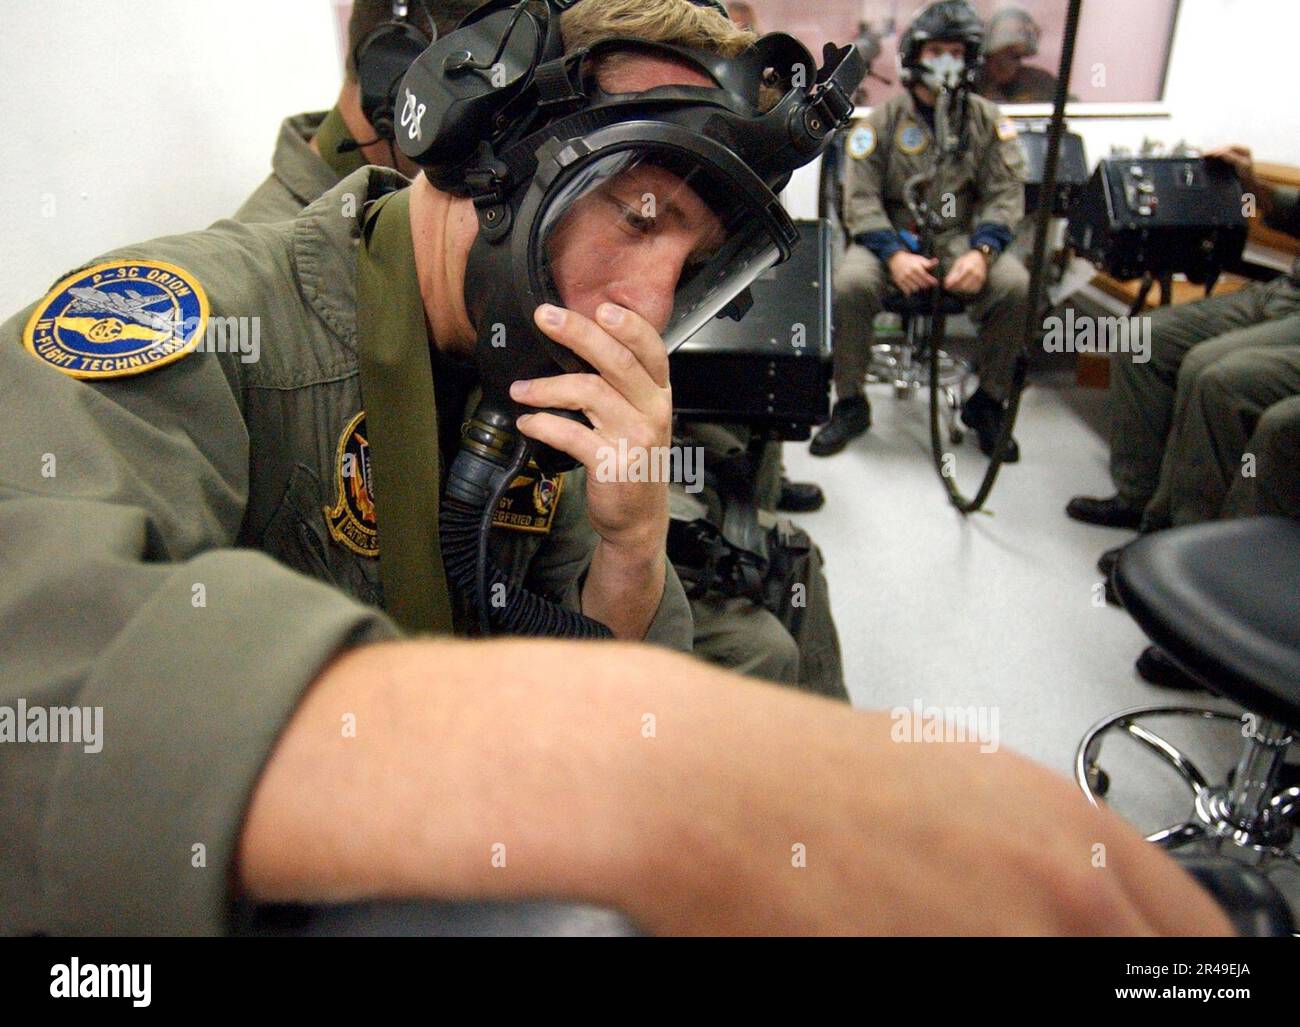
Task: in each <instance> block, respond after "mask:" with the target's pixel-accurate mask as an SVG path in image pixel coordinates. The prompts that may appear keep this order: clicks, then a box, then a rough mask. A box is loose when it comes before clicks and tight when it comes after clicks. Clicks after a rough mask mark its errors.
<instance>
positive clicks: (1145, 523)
mask: <svg viewBox="0 0 1300 1027" xmlns="http://www.w3.org/2000/svg"><path fill="white" fill-rule="evenodd" d="M1208 156H1210V157H1213V158H1216V159H1219V160H1224V161H1227V162H1228V163H1230V164H1231V165H1232V166H1233V167H1234V168H1235V169H1236V171H1237V174H1238V176H1239V177H1240V179H1241V183H1242V187H1243V190H1244V192H1245V193H1246V194H1247V195H1249V196H1253V197H1254V198H1255V201H1256V204H1257V208H1258V211H1259V212H1260V213H1261V214H1262V215H1263V217H1264V219H1265V221H1266V222H1267V223H1268V224H1269V225H1270V226H1271V227H1273V228H1276V229H1278V230H1279V231H1283V232H1286V233H1287V234H1289V235H1292V236H1296V237H1300V190H1297V189H1291V188H1284V187H1278V186H1273V185H1270V184H1269V183H1267V182H1265V181H1263V180H1261V179H1260V178H1259V177H1258V176H1257V175H1256V174H1255V168H1254V161H1253V159H1252V156H1251V152H1250V150H1248V149H1246V148H1245V147H1241V146H1232V147H1227V148H1224V149H1220V150H1215V151H1213V152H1211V153H1210V154H1209V155H1208ZM1149 316H1150V317H1151V322H1152V323H1151V359H1150V360H1149V361H1148V362H1146V363H1137V362H1135V361H1133V360H1128V359H1123V358H1119V359H1116V360H1113V361H1112V362H1111V369H1112V373H1111V383H1110V409H1111V445H1110V467H1111V477H1112V478H1113V479H1114V482H1115V485H1116V487H1117V489H1118V491H1117V492H1116V494H1115V495H1113V496H1109V497H1106V498H1096V497H1090V496H1076V497H1075V498H1074V499H1072V500H1071V501H1070V503H1069V504H1068V505H1067V507H1066V513H1067V514H1068V515H1069V516H1070V517H1073V518H1074V519H1075V520H1080V521H1084V522H1086V523H1089V524H1097V525H1101V526H1104V527H1113V528H1130V529H1137V530H1139V531H1142V532H1149V531H1158V530H1160V529H1161V528H1167V527H1172V526H1177V525H1183V524H1194V523H1197V522H1198V521H1203V520H1208V519H1211V518H1215V517H1219V516H1223V515H1227V514H1228V513H1229V511H1231V512H1232V514H1233V515H1236V516H1243V515H1250V514H1253V513H1263V512H1266V511H1268V510H1279V509H1287V508H1294V505H1295V504H1294V502H1289V501H1288V500H1287V499H1286V498H1285V492H1286V491H1287V483H1288V479H1289V480H1290V481H1291V482H1294V477H1291V476H1290V474H1289V473H1288V472H1287V471H1286V470H1284V469H1283V468H1282V467H1281V466H1280V465H1279V463H1278V461H1277V460H1276V456H1277V455H1278V453H1279V451H1281V452H1285V451H1286V444H1287V443H1286V440H1287V439H1288V438H1289V435H1288V432H1287V431H1286V428H1285V425H1286V419H1287V411H1288V409H1289V408H1288V407H1286V406H1285V405H1284V406H1282V407H1281V408H1280V409H1279V410H1278V411H1277V413H1276V414H1275V415H1274V416H1273V417H1270V418H1268V419H1265V417H1264V415H1265V412H1266V411H1267V410H1268V408H1269V407H1270V406H1272V405H1273V404H1275V403H1279V402H1282V401H1284V400H1286V399H1287V397H1289V396H1293V395H1295V394H1296V393H1297V392H1298V391H1300V260H1297V261H1296V262H1295V264H1294V265H1293V267H1292V270H1291V273H1290V274H1289V275H1282V276H1279V277H1278V278H1276V279H1274V280H1273V281H1271V282H1268V283H1256V284H1251V285H1248V286H1247V287H1246V288H1244V289H1242V290H1241V291H1240V292H1237V293H1231V294H1228V295H1224V296H1214V297H1209V298H1207V299H1203V300H1198V301H1197V302H1195V303H1188V304H1183V305H1179V306H1172V307H1161V308H1159V309H1158V310H1156V311H1154V312H1153V313H1152V314H1150V315H1149ZM1261 430H1262V432H1263V434H1262V435H1261V436H1260V437H1259V438H1255V439H1252V434H1253V433H1257V432H1260V431H1261ZM1259 449H1267V450H1269V451H1270V452H1271V453H1272V454H1274V458H1273V459H1270V460H1268V461H1263V460H1259V459H1258V450H1259ZM1251 454H1254V455H1255V456H1256V457H1257V459H1256V460H1254V461H1243V458H1244V457H1246V456H1248V455H1251ZM1266 468H1267V469H1266ZM1243 471H1250V472H1253V473H1254V475H1255V477H1254V478H1251V477H1249V475H1245V476H1243ZM1279 490H1280V491H1279ZM1229 497H1231V502H1230V503H1229ZM1266 497H1271V498H1266ZM1122 548H1123V547H1122V546H1116V547H1114V548H1111V549H1108V550H1106V552H1104V553H1103V554H1102V555H1101V558H1100V560H1099V561H1098V569H1099V570H1100V571H1101V573H1102V575H1103V577H1104V579H1105V580H1106V586H1107V595H1108V597H1109V598H1110V599H1111V600H1112V601H1113V600H1114V593H1113V591H1112V590H1111V587H1110V575H1111V571H1112V570H1113V569H1114V567H1115V564H1116V562H1117V561H1118V559H1119V553H1120V550H1121V549H1122ZM1137 669H1138V673H1139V674H1140V675H1141V676H1142V677H1143V678H1144V679H1145V680H1147V681H1149V682H1151V683H1152V684H1159V685H1165V686H1168V687H1175V688H1199V687H1200V686H1199V685H1197V684H1196V683H1195V682H1194V681H1193V680H1192V679H1191V678H1189V677H1188V676H1187V675H1185V674H1183V673H1182V671H1180V670H1179V669H1178V668H1177V667H1176V666H1175V665H1174V664H1173V663H1172V661H1170V660H1169V659H1168V658H1167V657H1165V656H1164V654H1163V653H1162V652H1161V651H1160V650H1158V649H1156V648H1154V647H1151V648H1148V649H1147V650H1146V651H1144V652H1143V654H1142V655H1141V656H1140V657H1139V659H1138V664H1137Z"/></svg>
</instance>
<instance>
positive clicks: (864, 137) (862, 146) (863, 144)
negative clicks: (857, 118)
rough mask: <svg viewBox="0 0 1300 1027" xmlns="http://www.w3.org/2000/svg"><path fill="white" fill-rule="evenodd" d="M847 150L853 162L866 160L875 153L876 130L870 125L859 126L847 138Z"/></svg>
mask: <svg viewBox="0 0 1300 1027" xmlns="http://www.w3.org/2000/svg"><path fill="white" fill-rule="evenodd" d="M847 149H848V151H849V156H850V157H852V158H853V159H854V160H866V159H867V158H868V157H870V156H871V155H872V154H873V153H875V152H876V130H875V129H874V128H872V127H871V126H870V125H859V126H858V127H857V128H855V129H854V130H853V134H852V135H850V136H849V144H848V147H847Z"/></svg>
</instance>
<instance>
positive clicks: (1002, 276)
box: [988, 253, 1029, 304]
mask: <svg viewBox="0 0 1300 1027" xmlns="http://www.w3.org/2000/svg"><path fill="white" fill-rule="evenodd" d="M988 290H989V295H990V298H991V299H993V300H994V301H995V302H1002V303H1021V304H1022V303H1024V302H1025V301H1026V300H1028V299H1029V269H1028V268H1026V267H1025V265H1024V264H1023V263H1022V262H1021V260H1020V258H1019V257H1017V256H1015V255H1014V254H1011V253H1006V254H1003V255H1002V256H1001V257H999V258H998V260H997V262H996V263H994V265H993V266H992V268H990V269H989V282H988Z"/></svg>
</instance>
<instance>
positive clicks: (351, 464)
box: [325, 410, 379, 557]
mask: <svg viewBox="0 0 1300 1027" xmlns="http://www.w3.org/2000/svg"><path fill="white" fill-rule="evenodd" d="M374 482H375V479H374V474H373V472H372V471H371V469H370V443H368V442H367V441H366V412H365V411H364V410H363V411H362V412H361V413H359V414H357V416H356V417H354V418H352V420H351V421H349V422H348V425H347V427H346V428H344V429H343V434H342V435H341V436H340V437H339V446H338V452H337V453H336V454H335V457H334V484H335V487H336V488H337V490H338V499H337V500H335V502H334V505H333V506H332V507H329V506H327V507H325V523H326V524H328V525H329V529H330V537H331V538H333V539H334V541H335V542H338V543H339V544H340V545H343V546H346V547H347V548H348V549H351V550H352V552H354V553H356V554H357V555H358V556H368V557H376V556H378V555H379V523H378V520H377V518H376V517H375V484H374Z"/></svg>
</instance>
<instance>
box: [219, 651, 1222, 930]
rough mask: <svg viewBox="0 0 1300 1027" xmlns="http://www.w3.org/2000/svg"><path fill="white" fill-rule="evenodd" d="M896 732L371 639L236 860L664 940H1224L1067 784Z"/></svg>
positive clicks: (590, 662)
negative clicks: (746, 936) (1101, 861)
mask: <svg viewBox="0 0 1300 1027" xmlns="http://www.w3.org/2000/svg"><path fill="white" fill-rule="evenodd" d="M347 718H354V721H353V720H349V719H347ZM353 722H354V723H355V732H354V733H352V734H354V737H350V736H349V734H350V733H349V732H348V731H345V730H343V728H344V727H345V726H347V725H348V724H349V723H353ZM892 723H893V718H892V717H890V716H889V715H886V714H884V713H877V714H865V713H854V712H851V711H848V710H845V709H843V708H842V707H841V706H839V704H836V703H831V702H828V701H825V700H818V699H811V698H807V697H804V696H799V695H795V694H793V693H790V692H788V691H785V690H781V689H777V688H774V687H770V686H765V685H760V684H756V683H752V682H747V681H745V680H743V679H741V678H738V677H736V676H734V675H731V674H728V673H725V672H721V671H718V670H715V669H713V668H709V667H706V666H704V665H702V664H700V663H697V662H695V661H692V660H689V659H687V658H686V657H682V656H678V655H675V654H671V653H667V652H664V651H662V650H657V649H654V648H651V647H645V646H635V647H634V646H625V645H619V644H613V643H588V644H581V643H559V642H535V641H527V642H525V641H515V642H468V643H467V642H432V641H431V642H407V643H391V644H386V645H378V646H371V647H367V648H364V649H360V650H355V651H353V652H352V653H349V654H347V655H345V656H343V657H341V658H340V659H338V660H336V661H335V663H334V664H332V665H331V666H330V667H329V668H328V669H327V671H326V672H325V673H324V674H323V675H321V677H320V678H319V679H318V680H317V682H316V683H315V685H313V686H312V688H311V690H310V692H309V694H308V695H307V696H306V698H305V699H304V701H303V703H302V705H301V706H300V707H299V709H298V711H297V712H296V713H295V715H294V717H293V719H292V721H291V722H290V724H289V726H288V728H287V729H286V731H285V733H284V736H283V737H282V738H281V740H280V743H279V744H278V746H277V748H276V750H275V752H274V753H273V755H272V757H271V759H270V761H269V763H268V766H267V768H266V770H265V772H264V774H263V776H262V779H261V781H260V782H259V784H258V787H257V788H256V790H255V792H254V795H253V799H252V803H251V805H250V810H249V814H248V817H247V821H246V824H245V827H244V832H243V836H242V845H241V850H240V857H239V860H238V866H237V871H238V874H239V879H240V881H241V882H242V885H243V887H244V889H245V890H246V891H247V892H248V893H249V894H250V895H251V896H252V897H253V898H255V899H261V900H297V901H331V900H332V901H341V900H347V899H356V898H369V897H374V898H383V897H410V898H435V899H457V898H459V899H510V898H520V897H544V898H553V899H573V900H578V901H586V902H592V903H595V904H598V905H602V906H607V907H611V908H616V909H621V910H624V911H625V912H627V913H628V914H630V915H631V916H632V917H633V918H634V919H635V920H636V921H637V922H638V923H640V924H641V925H642V926H643V927H645V928H646V929H648V930H650V931H654V932H660V933H688V932H692V933H697V932H709V933H736V932H759V933H774V932H795V933H831V932H846V931H850V932H876V933H887V934H898V933H920V934H934V933H939V934H944V933H972V934H988V933H999V934H1002V933H1031V934H1057V933H1083V934H1086V933H1121V934H1130V933H1171V934H1191V933H1201V932H1203V931H1223V930H1226V927H1227V924H1226V921H1225V919H1224V917H1223V915H1222V914H1221V913H1220V912H1218V911H1217V910H1216V909H1215V907H1214V905H1213V904H1212V903H1211V901H1210V900H1209V898H1208V897H1207V896H1206V895H1205V894H1204V893H1202V892H1200V891H1199V889H1197V888H1196V887H1195V886H1194V885H1193V884H1192V883H1191V882H1190V880H1189V879H1187V878H1186V877H1185V875H1183V874H1182V873H1181V872H1180V871H1178V870H1177V869H1175V868H1174V866H1173V864H1172V863H1171V862H1170V861H1169V859H1168V857H1167V856H1165V855H1164V854H1162V853H1160V852H1158V851H1156V850H1155V849H1153V848H1151V847H1150V846H1148V845H1147V844H1146V843H1145V842H1144V841H1143V840H1142V839H1141V838H1140V837H1139V836H1138V835H1137V834H1136V833H1135V832H1134V831H1133V830H1132V829H1131V828H1129V827H1127V826H1125V825H1123V824H1122V823H1121V822H1120V821H1119V820H1118V819H1117V818H1116V817H1115V816H1114V815H1113V814H1110V813H1107V812H1098V811H1094V810H1092V809H1090V808H1089V807H1087V806H1086V804H1085V803H1083V801H1082V799H1081V798H1080V797H1079V795H1078V794H1077V792H1076V791H1075V789H1074V788H1073V786H1072V785H1070V784H1069V782H1067V781H1065V780H1064V779H1059V778H1056V777H1055V776H1054V775H1050V774H1047V773H1045V772H1044V771H1042V770H1041V769H1040V768H1036V767H1033V766H1031V765H1029V764H1027V763H1026V762H1024V761H1022V760H1018V759H1014V758H1011V757H1008V756H1006V755H1004V754H997V753H995V754H989V755H982V754H980V753H979V752H978V750H977V747H976V746H974V745H956V744H949V745H937V746H916V745H900V744H897V743H896V742H894V741H893V740H892V738H891V734H892V732H891V727H892ZM1009 796H1010V797H1013V798H1014V802H1013V805H1014V806H1015V814H1014V830H1012V829H1009V825H1011V823H1012V821H1011V820H1010V819H1009V814H1008V812H1007V809H1008V807H1007V803H1008V802H1009V801H1012V800H1009V799H1008V797H1009ZM1098 842H1102V843H1104V844H1105V846H1106V849H1107V852H1108V861H1107V868H1108V869H1104V870H1098V869H1097V867H1096V864H1095V863H1094V862H1091V859H1092V858H1093V857H1094V856H1095V851H1096V846H1097V843H1098ZM972 852H974V853H977V854H978V855H979V858H978V859H972V857H971V853H972ZM494 857H495V858H494Z"/></svg>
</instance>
